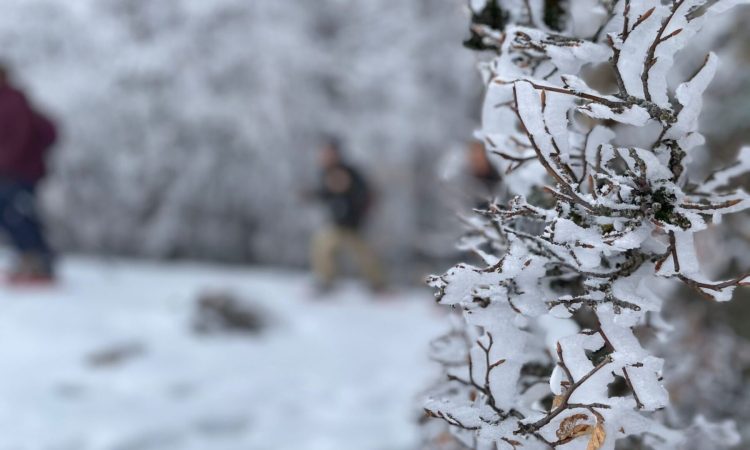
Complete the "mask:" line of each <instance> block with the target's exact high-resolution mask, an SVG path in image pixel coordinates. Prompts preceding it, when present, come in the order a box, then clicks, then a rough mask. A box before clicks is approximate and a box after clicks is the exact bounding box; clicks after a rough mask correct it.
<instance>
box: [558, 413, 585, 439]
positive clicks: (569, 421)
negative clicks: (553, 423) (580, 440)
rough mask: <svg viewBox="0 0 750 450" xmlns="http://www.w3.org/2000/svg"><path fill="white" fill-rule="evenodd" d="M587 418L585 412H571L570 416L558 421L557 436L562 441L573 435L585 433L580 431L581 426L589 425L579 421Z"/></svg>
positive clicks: (571, 437)
mask: <svg viewBox="0 0 750 450" xmlns="http://www.w3.org/2000/svg"><path fill="white" fill-rule="evenodd" d="M588 418H589V416H587V415H586V414H573V415H572V416H569V417H566V418H565V419H563V421H562V422H560V426H559V427H558V428H557V432H556V434H557V438H558V439H560V440H561V441H562V440H565V439H573V438H575V437H578V436H582V435H584V434H586V433H585V432H582V428H581V427H588V428H590V427H591V425H588V424H585V423H584V424H581V423H580V422H583V421H585V420H587V419H588ZM574 435H575V436H574Z"/></svg>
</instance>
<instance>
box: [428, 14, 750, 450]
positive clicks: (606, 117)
mask: <svg viewBox="0 0 750 450" xmlns="http://www.w3.org/2000/svg"><path fill="white" fill-rule="evenodd" d="M550 3H556V2H545V1H542V0H529V1H513V0H509V1H506V2H503V1H500V2H472V5H471V7H472V11H474V17H475V18H477V17H479V15H480V13H481V11H486V10H487V8H490V7H491V8H495V9H497V8H499V9H500V10H501V11H502V12H501V13H497V11H496V13H497V14H502V17H504V19H503V20H502V21H501V22H502V23H501V25H502V27H496V28H493V27H492V26H491V22H490V21H479V22H477V21H475V23H474V25H473V27H472V32H473V33H474V34H473V39H475V41H476V40H477V39H479V40H480V41H478V42H479V43H480V44H481V45H479V44H478V45H477V46H476V47H477V48H483V49H493V50H494V51H495V52H496V55H495V57H494V59H493V60H492V61H490V62H487V63H484V64H483V65H482V71H483V73H484V75H485V80H486V82H487V94H486V99H485V106H484V119H483V121H484V123H483V127H482V130H481V132H480V135H481V137H482V138H483V139H484V142H485V144H486V147H487V149H488V151H489V152H491V153H494V154H495V155H496V156H497V157H498V158H499V159H500V160H501V164H502V165H503V168H504V169H505V172H506V173H507V174H508V175H507V181H508V183H509V188H510V189H511V191H513V192H514V193H515V194H516V197H515V198H513V199H512V200H511V201H510V202H508V203H507V204H492V205H490V206H489V207H488V208H486V210H484V211H479V214H480V216H481V218H482V220H480V221H474V222H472V223H475V224H476V228H477V229H476V230H474V232H473V234H474V235H475V236H476V235H480V236H482V239H479V240H477V239H473V240H471V241H470V242H471V244H472V245H473V247H474V249H475V250H476V252H477V253H478V254H479V255H480V256H481V257H482V258H483V260H484V261H485V263H486V266H484V267H477V266H473V265H470V264H459V265H457V266H455V267H454V268H453V269H451V270H450V271H448V272H447V273H446V274H444V275H442V276H435V277H432V278H431V280H430V283H431V285H432V286H433V287H434V288H436V289H437V296H438V302H439V303H440V304H444V305H448V306H451V307H454V308H457V309H460V311H462V313H463V317H464V319H465V322H466V326H465V327H464V328H461V329H459V330H456V331H454V332H453V333H452V334H451V335H449V336H447V337H445V338H444V339H443V340H442V341H441V345H436V357H437V358H436V359H438V360H439V361H441V362H443V364H444V365H445V367H446V375H447V378H446V384H445V385H444V386H442V387H441V388H440V389H438V390H437V391H436V394H435V395H434V396H433V398H432V399H431V400H430V401H429V402H428V404H427V405H426V411H427V413H428V415H430V416H432V417H435V418H438V419H441V420H443V421H444V422H446V423H447V424H448V425H449V426H450V428H451V429H452V431H453V432H454V434H455V435H456V437H457V438H458V439H459V440H460V441H461V442H463V444H465V445H467V446H469V447H471V448H475V449H500V450H504V449H521V448H523V449H524V450H527V449H547V448H565V449H581V450H583V449H587V450H596V449H614V448H615V445H616V442H618V441H620V440H629V442H638V443H639V444H640V445H642V446H645V447H647V448H655V449H670V448H680V446H681V445H682V441H683V439H684V436H686V435H690V433H692V434H695V433H701V432H703V433H704V435H707V436H714V437H715V436H721V438H715V439H714V441H715V446H716V448H722V447H723V446H726V445H732V444H735V443H736V442H735V440H736V436H735V435H734V434H733V433H732V432H731V429H729V430H727V429H725V428H722V431H723V432H722V433H717V432H716V429H717V428H716V427H712V426H711V425H709V424H707V423H706V422H705V421H702V420H698V421H696V423H695V425H694V426H693V428H692V429H691V430H690V433H685V432H684V430H677V429H675V428H673V427H672V426H673V425H674V424H670V423H666V419H664V418H663V417H662V416H661V415H659V414H658V413H656V412H657V411H659V410H662V409H664V408H666V407H668V405H669V395H668V393H667V391H666V389H665V388H664V386H663V380H662V367H663V361H662V360H661V359H659V358H656V357H654V356H652V355H650V354H649V352H648V351H647V350H646V349H644V348H643V346H642V345H641V343H640V341H639V339H638V338H637V337H636V335H635V334H634V330H635V329H636V328H639V327H651V328H654V330H655V331H656V332H662V331H664V330H666V328H667V326H666V325H665V324H664V322H663V320H661V316H660V312H661V304H662V301H661V299H660V298H659V297H658V296H657V295H656V294H655V293H654V292H653V291H652V290H651V285H652V282H653V281H654V280H656V279H658V278H665V279H671V280H675V281H677V282H681V283H684V284H686V285H687V286H689V287H691V288H693V289H695V290H696V291H698V292H699V293H700V294H701V295H703V296H705V297H707V298H709V299H712V300H715V301H727V300H730V299H731V297H732V292H733V290H734V289H735V288H737V287H738V286H743V285H747V284H750V276H748V275H740V276H737V277H736V278H733V279H730V280H726V281H718V282H716V281H711V280H709V279H708V278H707V277H706V276H704V275H703V273H702V271H701V267H700V264H699V261H698V258H697V256H696V251H695V246H694V236H695V233H697V232H699V231H701V230H704V229H706V228H707V226H708V225H709V224H711V223H716V222H719V221H720V219H721V216H722V215H724V214H731V213H735V212H738V211H741V210H743V209H746V208H747V207H748V206H750V198H748V195H747V194H746V193H745V192H744V191H742V190H738V189H731V188H729V187H728V186H727V185H728V182H729V181H730V180H731V179H732V178H733V177H736V176H738V175H740V174H742V173H744V172H745V171H747V169H749V168H750V164H748V160H750V157H749V156H748V155H749V154H750V149H744V150H742V151H741V152H740V156H739V157H738V161H737V162H736V163H735V164H732V165H731V166H730V167H727V168H725V169H722V170H719V171H717V172H716V173H714V174H713V175H711V176H710V177H709V178H708V179H707V180H705V181H703V182H701V181H700V180H688V179H687V176H686V171H685V165H686V163H687V161H688V160H689V155H690V151H691V149H693V148H694V147H696V146H698V145H701V144H702V143H703V141H704V139H703V137H702V136H701V134H700V133H699V132H698V118H699V115H700V110H701V107H702V95H703V93H704V91H705V90H706V88H707V87H708V85H709V83H710V81H711V79H712V77H713V75H714V73H715V72H716V70H717V66H718V61H717V58H716V56H715V55H713V54H710V55H708V56H707V57H706V59H705V62H704V64H703V65H702V66H701V67H700V68H699V70H698V71H697V72H696V73H695V74H694V75H693V76H692V77H690V78H689V79H686V80H684V82H682V83H681V84H679V86H677V87H676V88H674V89H673V88H672V87H671V86H670V85H669V84H668V83H667V79H668V75H670V70H671V68H672V64H673V61H674V59H675V56H676V55H677V53H678V52H679V50H680V49H682V48H684V47H685V46H686V45H688V44H689V43H690V40H691V39H693V38H695V36H696V34H697V33H698V32H699V30H700V29H701V27H702V26H703V24H704V23H705V22H706V21H708V20H711V18H712V17H713V16H715V15H716V14H719V13H722V12H725V11H727V10H728V9H730V8H731V7H733V6H736V5H738V4H741V3H750V2H749V1H746V0H718V1H708V0H674V1H671V2H662V1H658V0H621V1H618V2H611V1H603V2H598V3H597V2H591V3H592V8H591V15H592V20H596V18H597V17H599V18H601V22H602V23H601V26H600V27H599V29H598V30H597V31H596V33H595V34H593V35H580V34H581V33H578V32H577V31H576V30H575V29H574V28H571V29H568V30H566V31H563V32H557V31H552V30H551V29H550V27H549V25H548V24H546V23H545V20H543V19H544V18H545V17H546V16H545V12H546V11H547V10H548V8H550V5H549V4H550ZM554 7H555V8H557V9H556V11H557V13H558V14H559V13H560V11H563V9H559V8H560V6H559V5H554ZM498 17H499V16H498ZM572 22H576V21H572ZM580 22H581V21H580V20H579V21H578V23H580ZM555 23H556V24H560V23H566V21H564V20H559V21H556V22H555ZM475 43H476V42H475ZM595 66H605V67H609V70H610V71H611V74H612V79H613V83H612V89H611V90H610V91H606V92H603V91H601V90H600V89H595V88H594V87H592V86H591V85H590V84H589V81H588V78H587V76H586V69H587V68H591V67H595ZM644 142H648V144H645V145H644ZM539 188H541V189H542V190H543V192H544V193H545V194H544V195H542V196H539V195H537V194H535V192H537V191H538V190H539ZM534 197H536V198H534ZM490 248H491V249H492V251H488V249H490Z"/></svg>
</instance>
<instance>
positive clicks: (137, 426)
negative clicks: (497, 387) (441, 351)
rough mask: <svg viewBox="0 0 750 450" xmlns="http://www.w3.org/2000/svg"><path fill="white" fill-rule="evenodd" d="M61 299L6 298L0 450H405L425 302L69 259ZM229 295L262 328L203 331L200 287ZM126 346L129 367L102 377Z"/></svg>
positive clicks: (432, 327) (259, 274) (253, 273)
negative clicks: (251, 332) (197, 324)
mask: <svg viewBox="0 0 750 450" xmlns="http://www.w3.org/2000/svg"><path fill="white" fill-rule="evenodd" d="M63 279H64V281H63V282H62V283H61V285H60V286H58V287H56V288H54V289H51V288H50V289H43V288H38V289H33V290H29V289H26V290H20V289H9V288H7V287H6V288H2V289H0V380H2V381H0V450H37V449H39V450H94V449H96V450H99V449H102V450H146V449H148V450H156V449H159V450H162V449H179V450H192V449H195V450H235V449H236V450H285V449H290V450H291V449H294V450H308V449H309V450H313V449H320V450H339V449H342V450H344V449H346V450H368V449H372V450H391V449H393V450H402V449H403V450H407V449H409V450H411V449H413V448H414V447H415V445H416V442H417V430H416V427H415V425H414V423H415V420H416V418H417V416H418V412H419V400H418V397H419V392H420V389H422V388H424V386H425V384H426V383H427V380H429V379H430V377H431V376H432V375H433V374H434V370H433V367H432V366H431V364H430V363H428V362H427V360H426V357H425V349H426V345H427V343H428V341H429V339H430V338H431V337H433V336H435V335H437V334H438V333H439V332H440V331H441V330H442V328H444V324H445V320H444V319H443V318H442V317H441V316H440V313H439V312H438V311H436V310H435V309H434V308H433V307H432V302H431V300H430V296H429V293H428V292H427V291H426V290H425V291H414V292H410V293H398V294H394V295H392V296H391V297H390V298H387V299H385V300H381V301H373V300H372V299H370V298H368V296H367V294H366V293H365V292H363V291H361V290H359V289H358V288H357V287H356V286H354V285H349V286H345V287H343V288H342V289H341V290H339V291H338V292H337V293H335V294H334V295H333V297H332V298H330V299H326V300H321V299H315V298H312V296H311V295H310V294H311V292H310V289H309V285H308V279H307V277H306V276H305V275H303V274H293V273H286V274H285V273H279V272H270V271H263V270H238V269H224V268H216V267H201V266H194V265H190V266H184V265H181V266H160V265H156V264H140V263H124V262H100V261H91V260H72V261H66V264H65V266H64V268H63ZM211 289H229V290H231V291H232V292H235V293H237V294H241V295H242V296H243V297H246V298H253V299H255V300H256V301H257V302H259V303H260V304H262V305H263V306H264V307H265V308H266V309H268V310H269V311H270V312H271V313H272V316H273V323H274V325H273V326H272V327H271V329H270V330H269V331H268V332H266V333H265V334H263V335H261V336H258V337H252V336H221V337H199V336H196V335H194V334H193V332H192V331H191V328H190V321H191V317H192V312H193V305H194V300H195V298H196V296H197V295H198V293H200V292H203V291H205V290H211ZM118 346H122V347H124V348H130V349H132V353H133V355H132V357H131V358H129V359H125V360H124V361H122V362H119V363H116V364H113V365H109V366H103V367H96V366H94V365H92V363H91V357H92V355H96V354H97V353H101V352H102V351H103V350H107V349H111V348H113V347H118Z"/></svg>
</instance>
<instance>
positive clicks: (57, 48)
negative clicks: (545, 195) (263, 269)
mask: <svg viewBox="0 0 750 450" xmlns="http://www.w3.org/2000/svg"><path fill="white" fill-rule="evenodd" d="M462 7H463V5H462V4H461V2H456V1H455V0H418V1H408V2H402V1H393V0H368V1H366V2H365V1H359V2H351V1H341V0H320V1H315V2H309V1H306V0H293V1H285V2H278V1H275V0H253V1H249V2H248V1H242V0H212V1H211V2H206V1H202V0H174V1H169V2H158V1H151V0H81V1H75V2H60V1H57V0H22V1H12V0H9V1H6V2H4V3H3V14H2V15H0V48H2V49H3V50H2V53H0V58H4V59H6V60H8V61H9V62H10V63H11V64H12V66H13V67H14V68H15V72H16V78H17V79H18V81H19V82H20V83H21V84H22V85H25V86H28V87H29V91H30V93H31V94H32V96H33V98H34V100H35V101H36V102H37V103H38V104H40V105H41V106H43V107H44V108H46V109H47V110H49V111H50V113H52V114H53V116H54V117H55V118H56V119H57V120H58V121H59V122H60V124H61V125H62V127H63V133H64V135H63V139H64V142H63V143H62V145H61V146H60V148H59V149H58V150H59V151H58V152H56V157H55V159H54V161H53V175H52V177H51V179H50V180H49V182H48V185H47V188H46V190H45V202H46V210H47V213H48V215H49V217H50V220H51V222H50V229H51V231H52V233H53V236H54V241H55V242H56V243H57V244H58V246H59V247H61V248H62V249H64V250H72V251H76V252H86V253H99V254H102V253H103V254H117V255H130V256H142V257H150V258H163V259H167V258H169V259H173V258H183V259H184V258H187V259H209V260H218V261H225V262H252V263H263V264H268V263H271V264H286V265H301V264H304V263H305V262H306V255H307V240H308V238H309V234H310V232H311V230H313V229H314V228H315V224H316V220H318V215H317V214H316V213H317V212H318V211H316V209H315V208H310V207H306V206H305V204H304V203H303V202H302V201H301V199H300V197H299V195H298V193H299V192H300V191H302V190H304V189H309V188H310V187H311V186H312V185H313V183H315V182H316V181H317V178H316V177H317V169H316V167H315V165H314V162H315V153H316V151H315V150H317V148H318V147H319V146H320V145H321V143H322V139H323V136H325V135H329V134H336V135H338V136H340V137H341V138H342V140H343V142H344V145H345V147H346V148H347V150H348V153H350V154H351V155H352V157H353V159H354V160H355V162H357V163H358V164H360V165H361V166H362V167H363V168H364V169H365V170H366V172H367V175H368V177H369V178H371V180H372V183H373V184H374V185H375V186H376V190H377V191H378V202H377V210H378V211H377V213H376V214H374V215H373V216H376V217H378V218H379V219H376V220H375V221H374V223H373V224H372V227H371V228H372V230H371V231H372V234H373V239H374V240H375V242H376V243H377V245H378V247H379V248H380V249H381V251H382V252H383V254H384V256H385V257H387V258H389V259H391V260H393V261H401V262H405V261H406V260H408V259H409V258H411V257H412V256H413V254H415V253H419V252H420V250H419V249H420V247H424V246H425V245H424V244H423V242H422V240H416V239H415V237H417V236H423V237H421V238H420V239H426V236H425V235H424V228H425V227H427V226H428V225H429V223H434V221H433V220H431V219H430V218H431V217H432V216H431V214H432V213H433V212H434V209H435V207H434V203H435V200H436V195H437V193H436V192H435V191H434V189H433V188H434V184H435V181H436V180H435V178H434V177H435V173H436V171H437V165H438V164H439V162H440V160H441V155H444V154H445V153H446V152H447V151H448V150H450V149H451V147H452V146H456V145H457V144H458V145H461V144H462V142H465V141H466V140H467V139H468V138H469V137H470V135H471V131H472V129H473V126H474V124H475V123H476V122H477V120H478V109H479V108H478V101H479V98H480V92H478V90H477V89H478V88H477V86H480V83H479V82H478V75H477V74H476V70H475V69H474V63H475V61H474V57H473V56H472V55H471V54H470V53H469V52H467V51H464V50H463V49H462V47H461V41H462V39H463V37H464V32H465V27H466V23H465V20H464V19H463V17H462V14H463V12H462ZM448 245H452V243H449V244H448Z"/></svg>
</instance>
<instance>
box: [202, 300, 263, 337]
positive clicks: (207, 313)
mask: <svg viewBox="0 0 750 450" xmlns="http://www.w3.org/2000/svg"><path fill="white" fill-rule="evenodd" d="M268 319H269V314H268V313H267V312H266V311H265V310H263V309H262V308H260V307H259V306H257V305H255V304H253V303H251V302H249V301H247V300H243V299H241V298H239V297H237V296H235V295H234V294H231V293H226V292H213V293H206V294H203V295H201V296H200V297H199V298H198V301H197V306H196V312H195V316H194V318H193V330H194V331H195V332H196V333H200V334H216V333H227V332H239V333H250V334H259V333H261V332H262V331H263V330H265V329H266V328H267V326H268Z"/></svg>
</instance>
